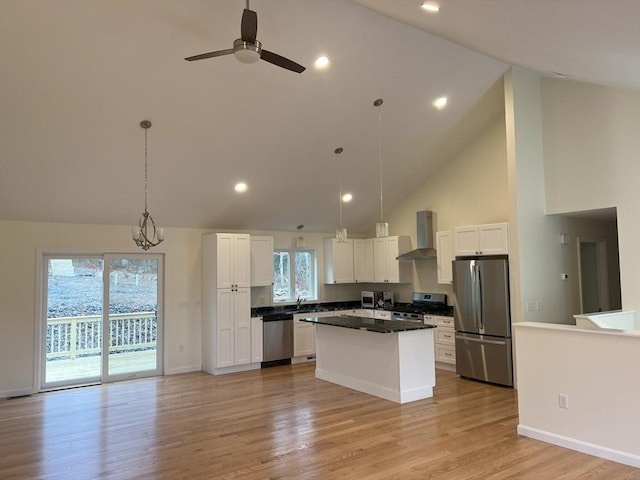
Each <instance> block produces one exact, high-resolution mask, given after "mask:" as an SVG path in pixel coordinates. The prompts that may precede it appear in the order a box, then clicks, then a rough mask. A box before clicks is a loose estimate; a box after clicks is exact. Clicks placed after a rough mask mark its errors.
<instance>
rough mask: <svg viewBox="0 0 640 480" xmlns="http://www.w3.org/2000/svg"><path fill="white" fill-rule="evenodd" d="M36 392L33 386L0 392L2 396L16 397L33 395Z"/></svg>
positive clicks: (0, 396)
mask: <svg viewBox="0 0 640 480" xmlns="http://www.w3.org/2000/svg"><path fill="white" fill-rule="evenodd" d="M34 393H36V392H35V391H34V390H33V389H32V388H20V389H17V390H5V391H4V392H0V398H16V397H27V396H29V395H33V394H34Z"/></svg>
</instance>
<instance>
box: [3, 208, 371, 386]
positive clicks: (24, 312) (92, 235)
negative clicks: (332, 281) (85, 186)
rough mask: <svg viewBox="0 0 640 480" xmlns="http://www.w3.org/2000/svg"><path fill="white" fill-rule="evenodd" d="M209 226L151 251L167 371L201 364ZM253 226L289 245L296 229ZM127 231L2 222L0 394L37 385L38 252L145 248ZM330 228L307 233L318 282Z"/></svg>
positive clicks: (345, 294) (350, 290)
mask: <svg viewBox="0 0 640 480" xmlns="http://www.w3.org/2000/svg"><path fill="white" fill-rule="evenodd" d="M210 232H211V230H200V229H185V228H165V237H166V240H165V241H164V242H163V243H162V244H160V245H159V246H158V247H156V248H154V249H153V253H163V254H165V296H164V300H165V318H164V320H165V336H164V337H165V364H164V370H165V373H180V372H185V371H192V370H200V367H201V346H200V343H201V341H200V339H201V332H200V330H201V308H200V305H201V268H200V264H201V238H202V235H203V234H205V233H210ZM250 233H254V234H269V235H273V236H274V237H275V245H276V246H277V247H280V246H282V247H285V246H291V245H292V242H293V239H294V238H295V236H297V235H296V234H294V233H280V232H250ZM130 235H131V231H130V227H128V226H109V225H77V224H55V223H36V222H18V221H1V222H0V259H1V261H0V397H3V396H11V395H20V394H26V393H31V392H33V391H34V390H37V386H36V385H34V383H35V377H34V363H35V328H36V322H37V319H36V289H37V288H40V285H37V284H36V261H37V259H38V252H45V253H46V252H52V253H111V252H113V253H140V250H139V249H138V248H137V247H135V245H134V244H133V242H132V241H131V236H130ZM330 235H331V234H319V233H317V234H304V236H305V241H306V246H307V247H309V248H315V249H317V253H318V268H319V278H320V282H322V279H323V278H324V274H323V272H322V247H321V246H322V238H324V237H327V236H330ZM362 289H363V286H362V285H357V286H356V285H349V286H341V285H327V286H325V285H323V284H320V285H319V297H320V299H321V300H323V301H341V300H357V299H359V292H360V290H362ZM252 290H253V289H252ZM267 295H270V292H267ZM181 306H182V308H181ZM185 306H186V307H187V308H185ZM181 345H182V346H183V347H184V348H183V349H182V351H180V350H181V349H180V346H181Z"/></svg>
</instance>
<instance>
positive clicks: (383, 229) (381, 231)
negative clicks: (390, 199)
mask: <svg viewBox="0 0 640 480" xmlns="http://www.w3.org/2000/svg"><path fill="white" fill-rule="evenodd" d="M382 103H383V100H382V99H381V98H377V99H376V100H375V101H374V102H373V106H374V107H376V108H378V107H380V106H381V105H382ZM378 164H379V168H380V222H379V223H376V237H378V238H380V237H388V236H389V224H388V223H386V222H385V221H384V206H383V202H382V109H379V110H378Z"/></svg>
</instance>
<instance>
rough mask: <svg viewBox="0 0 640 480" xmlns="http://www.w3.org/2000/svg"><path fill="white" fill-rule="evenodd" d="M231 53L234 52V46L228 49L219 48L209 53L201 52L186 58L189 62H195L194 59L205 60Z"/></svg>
mask: <svg viewBox="0 0 640 480" xmlns="http://www.w3.org/2000/svg"><path fill="white" fill-rule="evenodd" d="M230 53H233V48H228V49H227V50H217V51H215V52H209V53H201V54H200V55H194V56H192V57H187V58H185V60H186V61H187V62H193V61H194V60H204V59H205V58H213V57H221V56H222V55H229V54H230Z"/></svg>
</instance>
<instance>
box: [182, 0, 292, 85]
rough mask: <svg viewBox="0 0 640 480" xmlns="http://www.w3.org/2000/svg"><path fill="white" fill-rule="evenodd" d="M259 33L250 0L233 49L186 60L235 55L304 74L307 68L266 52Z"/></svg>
mask: <svg viewBox="0 0 640 480" xmlns="http://www.w3.org/2000/svg"><path fill="white" fill-rule="evenodd" d="M257 33H258V15H256V12H254V11H253V10H250V9H249V0H247V8H245V9H244V11H243V12H242V23H241V24H240V38H238V39H237V40H236V41H234V42H233V48H229V49H227V50H217V51H215V52H209V53H201V54H200V55H193V56H192V57H187V58H185V60H187V61H188V62H193V61H194V60H204V59H205V58H212V57H221V56H223V55H229V54H231V53H233V54H234V55H235V57H236V58H237V59H238V60H240V61H241V62H242V63H255V62H257V61H258V60H259V59H262V60H265V61H267V62H269V63H272V64H274V65H277V66H278V67H282V68H286V69H287V70H291V71H292V72H296V73H302V72H304V70H305V67H303V66H302V65H299V64H297V63H296V62H294V61H293V60H289V59H288V58H285V57H283V56H280V55H278V54H277V53H273V52H270V51H268V50H264V49H263V48H262V43H260V42H259V41H258V40H256V35H257Z"/></svg>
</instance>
